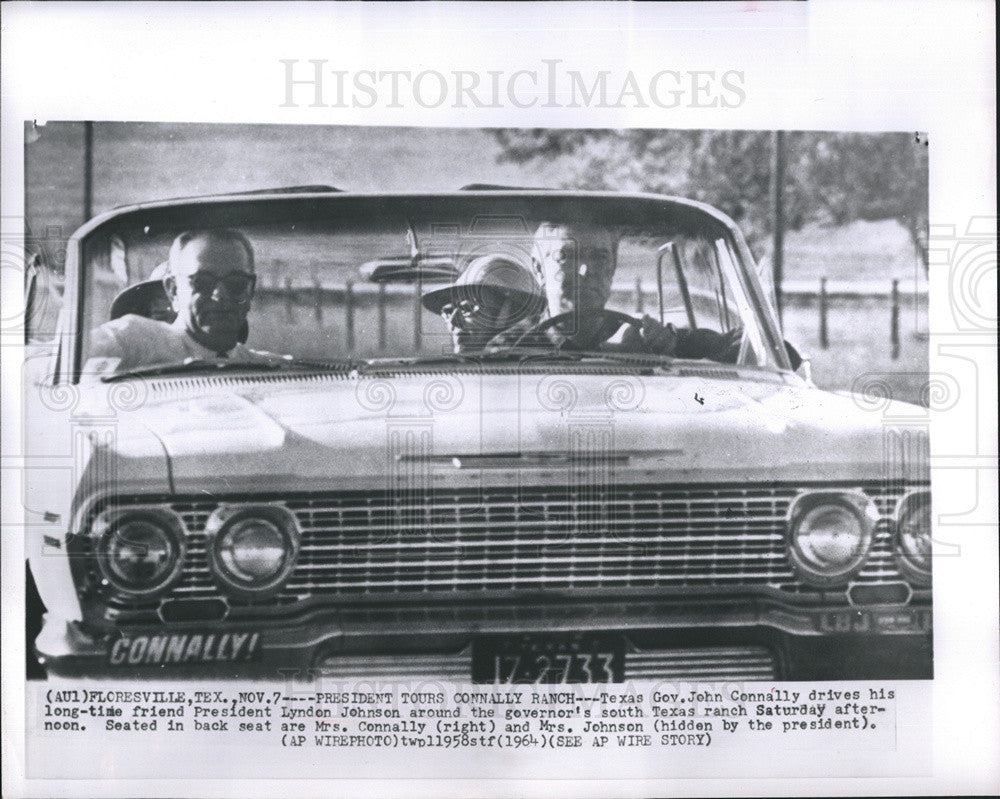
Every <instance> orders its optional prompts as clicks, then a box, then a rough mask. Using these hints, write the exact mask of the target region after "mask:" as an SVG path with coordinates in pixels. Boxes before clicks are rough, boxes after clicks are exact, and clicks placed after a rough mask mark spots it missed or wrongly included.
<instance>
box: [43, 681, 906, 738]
mask: <svg viewBox="0 0 1000 799" xmlns="http://www.w3.org/2000/svg"><path fill="white" fill-rule="evenodd" d="M37 699H38V705H37V708H36V710H37V712H36V718H35V732H36V733H40V734H42V735H44V736H52V735H66V736H88V735H99V736H103V737H104V739H105V740H112V739H113V738H114V737H115V736H122V737H130V738H133V739H134V738H141V737H142V736H150V737H154V736H160V735H168V736H169V735H176V736H185V737H186V738H188V740H190V737H191V736H194V737H195V738H197V737H198V736H206V735H213V736H219V735H229V736H232V735H235V736H238V737H239V739H240V740H242V741H244V742H247V741H253V742H254V743H259V744H261V745H265V746H274V747H285V748H292V749H308V748H314V749H315V748H351V747H363V748H382V749H400V748H412V749H424V750H434V749H483V748H488V749H497V750H501V749H552V750H573V749H582V748H590V749H609V748H611V749H613V748H619V749H621V748H628V749H634V748H639V749H655V748H675V747H701V748H710V747H719V746H723V747H725V746H727V745H729V744H730V742H733V741H739V742H740V743H741V744H742V745H745V744H752V743H760V744H768V743H780V744H781V745H783V746H788V745H790V744H792V745H795V748H810V747H812V746H817V747H821V746H824V745H829V744H831V743H835V742H838V741H845V740H850V741H852V742H853V743H856V744H866V745H868V746H876V747H878V748H892V747H893V745H894V741H895V726H896V696H895V691H894V690H893V689H892V688H890V687H886V686H884V685H877V684H872V685H867V684H860V683H852V684H850V685H849V686H847V687H844V686H843V685H838V684H830V685H823V684H813V683H810V684H799V685H796V684H782V685H781V686H780V687H778V686H775V687H768V686H766V685H765V684H760V685H753V686H743V687H737V686H735V685H734V684H732V683H730V684H726V685H724V686H723V685H721V684H720V685H718V686H712V685H704V686H698V687H692V686H691V685H684V684H682V685H679V686H677V687H670V686H664V685H658V686H653V687H648V686H645V685H643V686H641V687H638V686H635V685H624V686H623V685H577V686H506V685H505V686H452V687H448V688H444V686H442V685H441V684H434V686H433V688H432V687H428V688H426V689H425V688H422V687H418V688H412V689H402V688H398V687H395V688H393V689H392V690H380V689H372V690H366V689H365V688H364V687H362V686H360V685H359V686H358V687H356V688H353V689H344V688H338V689H334V688H326V687H315V688H309V687H304V686H301V685H297V686H296V687H295V688H294V690H292V689H288V688H285V689H284V690H282V689H281V688H274V687H268V688H265V689H258V690H254V689H251V690H235V689H231V688H228V687H225V688H219V689H208V690H189V689H186V688H180V689H169V690H166V689H153V688H150V689H148V690H147V689H142V688H140V689H130V690H118V689H103V688H102V689H94V688H92V687H86V688H83V687H75V686H72V685H70V684H67V685H66V686H63V687H58V688H56V687H51V688H48V689H47V690H45V691H44V692H42V693H40V694H39V695H38V698H37Z"/></svg>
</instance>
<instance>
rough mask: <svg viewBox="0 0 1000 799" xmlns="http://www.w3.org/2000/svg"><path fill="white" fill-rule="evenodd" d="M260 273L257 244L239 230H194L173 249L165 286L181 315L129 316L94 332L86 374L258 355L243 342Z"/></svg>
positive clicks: (168, 263)
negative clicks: (256, 261) (161, 318)
mask: <svg viewBox="0 0 1000 799" xmlns="http://www.w3.org/2000/svg"><path fill="white" fill-rule="evenodd" d="M256 281H257V277H256V274H255V272H254V258H253V249H252V247H251V246H250V242H249V241H247V239H246V237H245V236H244V235H243V234H242V233H239V232H237V231H235V230H222V229H220V230H204V231H190V232H186V233H182V234H181V235H180V236H178V237H177V238H176V239H175V240H174V243H173V244H172V245H171V247H170V256H169V258H168V260H167V266H166V270H165V274H164V276H163V287H164V289H165V291H166V295H167V297H168V298H169V299H170V302H171V304H172V305H173V309H174V310H175V311H176V313H177V316H176V318H175V319H174V321H173V322H171V323H167V322H163V321H158V320H156V319H151V318H148V317H146V316H140V315H138V314H126V315H124V316H122V317H121V318H118V319H114V320H113V321H110V322H107V323H105V324H103V325H101V326H100V327H99V328H97V329H96V330H95V331H94V332H93V338H92V341H91V348H90V352H91V358H92V359H96V360H94V365H93V366H90V365H88V369H87V371H96V372H108V371H126V370H129V369H136V368H140V367H143V366H156V365H160V364H173V363H183V362H184V361H187V360H191V359H215V358H228V359H232V360H246V361H249V360H253V359H255V358H256V357H257V355H256V353H254V352H253V351H252V350H249V349H248V348H246V347H245V346H243V344H242V343H241V342H242V340H243V339H245V334H246V322H247V314H248V312H249V311H250V303H251V302H252V300H253V295H254V289H255V288H256Z"/></svg>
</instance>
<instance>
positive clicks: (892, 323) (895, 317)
mask: <svg viewBox="0 0 1000 799" xmlns="http://www.w3.org/2000/svg"><path fill="white" fill-rule="evenodd" d="M889 339H890V341H891V342H892V359H893V360H894V361H895V360H896V359H898V358H899V280H897V279H895V278H894V279H893V281H892V310H891V317H890V319H889Z"/></svg>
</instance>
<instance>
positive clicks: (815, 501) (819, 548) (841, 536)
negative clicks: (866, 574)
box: [788, 492, 878, 585]
mask: <svg viewBox="0 0 1000 799" xmlns="http://www.w3.org/2000/svg"><path fill="white" fill-rule="evenodd" d="M877 520H878V511H877V509H876V508H875V505H874V503H872V502H871V500H869V499H868V498H867V497H866V496H864V495H863V494H860V493H857V494H855V493H850V492H843V493H837V492H816V493H810V494H802V495H800V496H799V497H797V498H796V500H795V501H794V502H793V503H792V506H791V508H790V509H789V531H788V532H789V555H790V557H791V561H792V564H793V565H794V566H795V567H796V569H797V570H798V572H799V574H800V576H801V577H802V578H803V579H804V580H805V581H806V582H809V583H812V584H814V585H832V584H836V583H840V582H846V581H847V579H848V578H850V577H851V576H853V575H854V574H856V573H857V572H858V571H859V570H860V569H861V566H862V565H863V564H864V562H865V558H866V557H867V556H868V550H869V549H870V548H871V543H872V533H873V531H874V529H875V522H876V521H877Z"/></svg>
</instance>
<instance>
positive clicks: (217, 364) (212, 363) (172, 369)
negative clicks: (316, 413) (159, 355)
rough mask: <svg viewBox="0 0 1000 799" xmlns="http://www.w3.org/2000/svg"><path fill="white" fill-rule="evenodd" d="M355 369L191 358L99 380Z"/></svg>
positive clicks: (344, 364) (299, 361) (296, 361)
mask: <svg viewBox="0 0 1000 799" xmlns="http://www.w3.org/2000/svg"><path fill="white" fill-rule="evenodd" d="M353 368H355V364H354V363H353V362H352V361H349V360H330V361H321V360H307V359H304V358H283V357H280V356H279V357H275V358H274V359H271V360H263V359H262V360H255V361H234V360H229V359H227V358H219V359H217V360H216V359H211V358H193V359H191V360H188V361H182V362H181V363H168V364H159V365H156V366H140V367H137V368H135V369H127V370H125V371H124V372H116V373H115V374H111V375H105V376H103V377H102V378H101V380H102V382H104V383H114V382H116V381H118V380H126V379H128V378H130V377H158V376H161V375H175V374H186V373H189V372H209V371H218V372H223V371H232V372H235V371H247V372H280V371H287V370H306V371H339V370H344V371H350V370H351V369H353Z"/></svg>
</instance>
